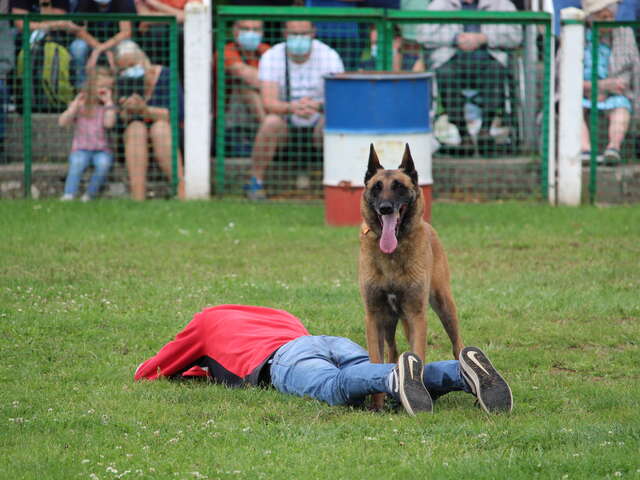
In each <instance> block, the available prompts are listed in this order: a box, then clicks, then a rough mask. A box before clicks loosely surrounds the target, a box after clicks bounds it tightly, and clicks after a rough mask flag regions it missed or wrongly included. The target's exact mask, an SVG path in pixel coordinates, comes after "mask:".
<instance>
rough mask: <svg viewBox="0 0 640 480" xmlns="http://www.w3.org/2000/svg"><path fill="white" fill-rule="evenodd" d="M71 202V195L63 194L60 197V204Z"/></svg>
mask: <svg viewBox="0 0 640 480" xmlns="http://www.w3.org/2000/svg"><path fill="white" fill-rule="evenodd" d="M71 200H73V195H72V194H71V193H65V194H64V195H62V196H61V197H60V201H62V202H69V201H71Z"/></svg>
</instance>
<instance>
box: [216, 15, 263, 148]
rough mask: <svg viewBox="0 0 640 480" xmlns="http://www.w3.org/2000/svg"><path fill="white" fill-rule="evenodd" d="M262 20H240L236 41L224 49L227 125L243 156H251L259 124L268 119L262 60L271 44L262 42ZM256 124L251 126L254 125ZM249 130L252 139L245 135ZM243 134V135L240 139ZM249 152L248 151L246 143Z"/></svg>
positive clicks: (234, 32) (236, 24)
mask: <svg viewBox="0 0 640 480" xmlns="http://www.w3.org/2000/svg"><path fill="white" fill-rule="evenodd" d="M262 35H263V30H262V22H261V21H260V20H238V21H237V22H235V24H234V26H233V39H234V41H233V42H229V43H227V45H226V46H225V48H224V66H225V73H226V80H227V84H226V89H225V99H226V105H227V112H226V114H225V119H226V120H225V126H226V128H227V131H228V132H231V133H234V132H236V133H237V135H233V136H234V137H236V138H232V139H231V140H232V143H233V144H234V145H232V146H234V147H236V150H240V151H239V152H238V154H239V155H244V156H248V155H250V152H251V150H250V149H251V144H252V135H248V133H249V132H248V131H250V132H251V133H255V129H256V127H257V125H260V124H261V123H262V121H263V120H264V118H265V116H266V113H265V110H264V105H263V103H262V98H261V97H260V80H259V79H258V63H259V61H260V58H261V57H262V55H263V54H264V53H265V52H266V51H267V50H269V45H268V44H266V43H262ZM254 125H255V126H256V127H254V128H251V126H254ZM245 133H246V134H247V136H248V137H250V138H244V136H245ZM238 137H240V138H238ZM245 145H246V147H247V149H248V151H247V152H246V153H244V150H245V149H244V148H242V147H243V146H245Z"/></svg>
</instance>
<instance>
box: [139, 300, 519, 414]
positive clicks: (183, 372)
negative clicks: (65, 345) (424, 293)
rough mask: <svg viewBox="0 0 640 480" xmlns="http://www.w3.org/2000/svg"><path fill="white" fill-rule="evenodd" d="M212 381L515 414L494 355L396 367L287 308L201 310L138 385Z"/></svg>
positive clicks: (355, 401)
mask: <svg viewBox="0 0 640 480" xmlns="http://www.w3.org/2000/svg"><path fill="white" fill-rule="evenodd" d="M160 377H167V378H170V379H184V378H193V377H205V378H208V379H211V380H213V381H215V382H218V383H223V384H226V385H230V386H240V385H246V384H249V385H269V384H271V385H273V386H274V387H275V388H276V389H277V390H278V391H280V392H283V393H288V394H292V395H298V396H301V397H302V396H309V397H312V398H315V399H317V400H320V401H323V402H326V403H328V404H329V405H359V404H362V403H363V402H364V399H365V397H366V396H367V395H370V394H373V393H387V394H389V395H391V397H392V398H393V399H395V400H396V401H397V402H399V403H400V404H402V406H403V407H404V409H405V410H406V411H407V413H408V414H409V415H415V414H416V413H419V412H431V411H432V410H433V400H432V399H435V398H438V397H439V396H441V395H444V394H445V393H448V392H451V391H455V390H458V391H460V390H461V391H465V392H467V393H471V394H472V395H475V396H476V397H477V399H478V403H479V404H480V406H481V407H482V408H483V409H484V410H485V411H486V412H498V411H510V410H511V408H512V404H513V399H512V395H511V390H510V388H509V385H508V384H507V382H506V381H505V380H504V379H503V378H502V376H500V374H499V373H498V372H497V371H496V369H495V368H494V367H493V365H492V364H491V362H490V361H489V359H488V358H487V356H486V355H485V354H484V353H483V352H482V351H481V350H480V349H478V348H476V347H466V348H464V349H463V350H462V352H461V353H460V359H459V361H458V360H445V361H439V362H431V363H428V364H427V365H425V366H424V367H423V363H422V361H421V360H420V358H419V357H418V356H417V355H415V354H414V353H411V352H405V353H403V354H402V355H401V356H400V358H399V360H398V363H397V364H392V363H371V362H370V361H369V355H368V353H367V351H366V350H365V349H364V348H362V347H361V346H360V345H358V344H356V343H354V342H352V341H351V340H349V339H347V338H343V337H333V336H325V335H311V334H310V333H309V332H308V331H307V329H306V328H305V327H304V325H302V322H300V320H298V319H297V318H296V317H294V316H293V315H291V314H290V313H288V312H285V311H284V310H276V309H272V308H266V307H254V306H246V305H219V306H216V307H211V308H207V309H205V310H203V311H202V312H200V313H197V314H196V315H195V316H194V317H193V319H192V320H191V322H189V324H188V325H187V326H186V327H185V328H184V330H182V332H180V333H179V334H178V335H177V336H176V338H175V339H174V340H172V341H170V342H169V343H167V344H166V345H165V346H164V347H163V348H162V349H161V350H160V351H159V352H158V353H157V355H155V356H153V357H151V358H150V359H149V360H147V361H146V362H144V363H142V364H140V365H139V366H138V368H137V369H136V372H135V375H134V379H135V380H143V379H147V380H155V379H158V378H160Z"/></svg>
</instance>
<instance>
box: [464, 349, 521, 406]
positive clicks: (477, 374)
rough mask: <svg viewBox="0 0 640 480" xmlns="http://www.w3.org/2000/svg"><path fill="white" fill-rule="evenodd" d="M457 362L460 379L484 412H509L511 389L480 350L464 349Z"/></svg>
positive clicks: (511, 396)
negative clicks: (462, 379)
mask: <svg viewBox="0 0 640 480" xmlns="http://www.w3.org/2000/svg"><path fill="white" fill-rule="evenodd" d="M459 361H460V373H462V377H463V378H464V379H465V380H466V382H467V384H468V385H469V387H470V388H471V391H472V393H473V394H474V395H475V396H476V398H477V399H478V403H479V404H480V406H481V407H482V409H483V410H484V411H485V412H487V413H493V412H510V411H511V409H512V408H513V395H512V394H511V389H510V388H509V385H508V384H507V382H506V381H505V379H504V378H502V376H501V375H500V374H499V373H498V371H497V370H496V369H495V368H494V367H493V365H492V364H491V362H490V361H489V359H488V358H487V356H486V355H485V354H484V353H483V352H482V350H480V349H479V348H477V347H465V348H463V349H462V351H461V352H460V358H459Z"/></svg>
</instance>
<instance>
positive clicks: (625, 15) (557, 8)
mask: <svg viewBox="0 0 640 480" xmlns="http://www.w3.org/2000/svg"><path fill="white" fill-rule="evenodd" d="M569 7H575V8H582V5H581V3H580V0H553V32H554V33H555V34H556V35H559V34H560V12H561V11H562V9H564V8H569ZM638 9H640V2H639V1H638V0H620V1H619V2H618V9H617V12H616V17H615V18H616V20H617V21H620V22H631V21H634V20H636V19H637V18H638Z"/></svg>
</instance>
